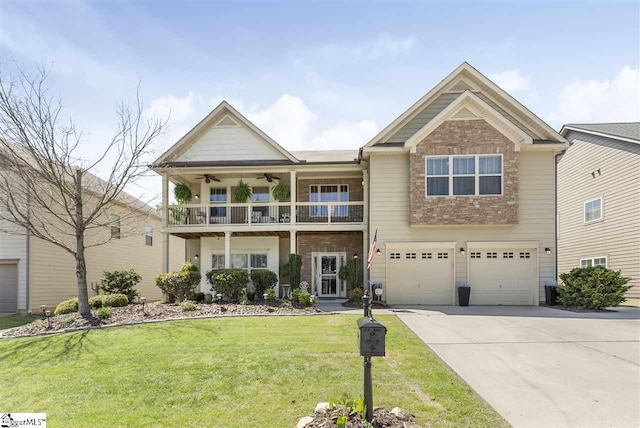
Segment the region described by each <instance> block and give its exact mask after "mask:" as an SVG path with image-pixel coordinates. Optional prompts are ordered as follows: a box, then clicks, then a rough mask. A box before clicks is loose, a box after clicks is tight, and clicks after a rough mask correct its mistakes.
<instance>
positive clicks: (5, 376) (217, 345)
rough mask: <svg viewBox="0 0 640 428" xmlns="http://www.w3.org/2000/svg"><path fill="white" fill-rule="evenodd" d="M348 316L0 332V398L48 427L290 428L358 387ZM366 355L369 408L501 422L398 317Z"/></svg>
mask: <svg viewBox="0 0 640 428" xmlns="http://www.w3.org/2000/svg"><path fill="white" fill-rule="evenodd" d="M356 319H357V317H356V316H347V315H327V316H315V317H269V318H266V317H244V318H226V319H225V318H218V319H208V320H191V321H174V322H166V323H158V324H147V325H140V326H131V327H119V328H110V329H104V330H92V331H83V332H77V333H68V334H62V335H55V336H50V337H38V338H23V339H12V340H2V341H0V362H1V363H0V385H2V388H0V403H2V407H3V409H6V410H7V411H11V412H46V413H47V419H48V422H50V423H51V426H73V427H101V426H105V427H106V426H108V427H115V426H129V427H136V426H145V427H147V426H171V427H173V426H206V427H225V428H231V427H291V426H294V425H295V423H296V422H297V420H298V419H299V418H300V417H301V416H304V415H307V414H309V413H310V412H312V411H313V408H314V407H315V405H316V404H317V403H318V402H320V401H328V400H329V399H330V398H334V397H335V398H337V397H338V396H339V395H340V394H341V393H342V392H349V393H351V394H352V395H356V396H359V395H361V394H362V372H363V369H362V357H360V356H359V355H358V353H357V343H356V340H357V332H356ZM380 320H381V321H382V322H384V323H385V325H386V326H387V327H388V329H389V332H388V335H387V356H386V357H380V358H374V361H373V383H374V403H375V405H376V406H382V407H387V408H390V407H393V406H400V407H403V408H406V409H408V410H410V411H411V412H413V413H414V414H415V415H416V417H417V419H418V422H419V423H421V424H422V425H423V426H431V425H435V426H451V427H465V426H466V427H500V426H505V425H506V422H505V421H504V420H503V419H501V418H500V416H498V415H497V414H496V413H495V411H494V410H493V409H491V408H490V407H489V406H488V405H487V404H486V403H485V402H484V401H483V400H482V399H481V398H480V397H479V396H477V395H476V394H475V393H474V392H473V391H472V390H471V388H469V386H467V385H466V384H465V383H464V382H463V381H462V380H460V378H459V377H458V376H457V375H455V373H453V372H452V371H451V370H450V369H449V368H448V367H447V366H446V365H445V364H444V363H442V362H441V361H440V360H439V359H438V357H436V356H435V355H434V354H433V353H432V352H431V351H430V350H429V349H428V348H427V347H426V346H425V345H424V344H423V343H422V342H421V341H420V340H419V339H418V338H417V337H416V336H415V335H414V334H413V333H411V332H410V331H409V330H408V329H407V328H406V327H405V326H404V325H403V324H402V323H401V322H399V321H398V320H397V318H396V317H394V316H381V317H380Z"/></svg>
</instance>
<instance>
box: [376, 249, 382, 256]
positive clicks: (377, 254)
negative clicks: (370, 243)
mask: <svg viewBox="0 0 640 428" xmlns="http://www.w3.org/2000/svg"><path fill="white" fill-rule="evenodd" d="M380 254H382V252H381V251H380V248H378V249H377V250H376V256H379V255H380Z"/></svg>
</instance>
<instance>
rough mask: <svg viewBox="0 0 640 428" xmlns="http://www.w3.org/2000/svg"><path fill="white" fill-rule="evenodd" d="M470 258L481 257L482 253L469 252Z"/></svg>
mask: <svg viewBox="0 0 640 428" xmlns="http://www.w3.org/2000/svg"><path fill="white" fill-rule="evenodd" d="M471 258H472V259H480V258H482V253H471Z"/></svg>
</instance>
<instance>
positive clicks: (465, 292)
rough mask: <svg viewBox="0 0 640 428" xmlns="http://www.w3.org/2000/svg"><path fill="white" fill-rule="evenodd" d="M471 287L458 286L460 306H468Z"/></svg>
mask: <svg viewBox="0 0 640 428" xmlns="http://www.w3.org/2000/svg"><path fill="white" fill-rule="evenodd" d="M470 295H471V287H458V303H459V304H460V306H469V296H470Z"/></svg>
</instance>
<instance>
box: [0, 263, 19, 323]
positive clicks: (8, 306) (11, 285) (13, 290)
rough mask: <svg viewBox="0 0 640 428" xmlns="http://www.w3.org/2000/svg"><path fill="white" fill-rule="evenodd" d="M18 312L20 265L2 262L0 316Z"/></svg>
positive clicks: (0, 273) (0, 268)
mask: <svg viewBox="0 0 640 428" xmlns="http://www.w3.org/2000/svg"><path fill="white" fill-rule="evenodd" d="M17 311H18V264H17V263H14V262H11V263H4V262H3V261H2V260H0V314H1V313H11V314H13V313H16V312H17Z"/></svg>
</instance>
